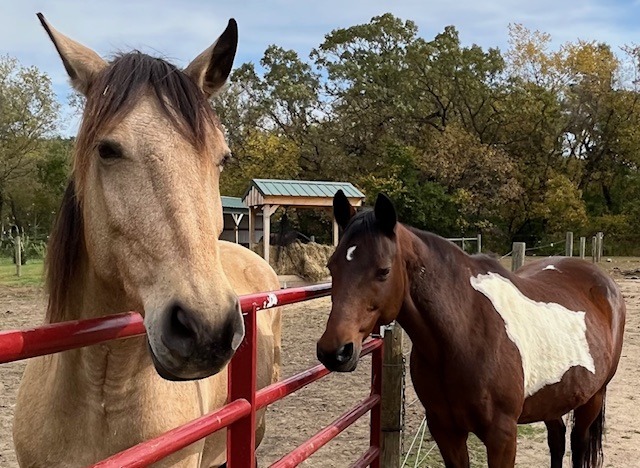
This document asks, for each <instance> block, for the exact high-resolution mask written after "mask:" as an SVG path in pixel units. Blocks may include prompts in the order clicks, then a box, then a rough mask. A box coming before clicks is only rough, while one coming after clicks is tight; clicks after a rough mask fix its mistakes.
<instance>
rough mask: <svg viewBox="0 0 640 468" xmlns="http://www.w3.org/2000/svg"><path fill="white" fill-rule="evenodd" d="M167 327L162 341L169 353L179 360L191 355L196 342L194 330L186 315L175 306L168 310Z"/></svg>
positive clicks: (180, 308) (181, 309) (178, 306)
mask: <svg viewBox="0 0 640 468" xmlns="http://www.w3.org/2000/svg"><path fill="white" fill-rule="evenodd" d="M165 323H167V324H168V327H166V328H165V333H164V337H163V341H164V343H165V345H166V346H167V348H169V350H170V351H172V352H173V353H175V354H177V355H178V356H179V357H181V358H188V357H189V356H191V354H193V350H194V347H195V341H196V329H195V325H194V323H193V321H192V320H191V318H190V317H189V315H188V313H187V312H186V311H185V310H184V309H183V308H182V307H180V305H178V304H175V305H174V306H172V307H171V309H170V310H169V319H168V321H167V322H165Z"/></svg>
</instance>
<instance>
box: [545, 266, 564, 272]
mask: <svg viewBox="0 0 640 468" xmlns="http://www.w3.org/2000/svg"><path fill="white" fill-rule="evenodd" d="M543 270H556V271H557V272H558V273H560V270H558V269H557V268H556V267H555V266H554V265H547V266H546V267H544V268H543Z"/></svg>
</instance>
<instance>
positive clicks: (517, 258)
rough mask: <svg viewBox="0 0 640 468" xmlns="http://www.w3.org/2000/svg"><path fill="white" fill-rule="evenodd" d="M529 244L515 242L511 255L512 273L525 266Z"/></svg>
mask: <svg viewBox="0 0 640 468" xmlns="http://www.w3.org/2000/svg"><path fill="white" fill-rule="evenodd" d="M526 248H527V244H525V243H524V242H514V243H513V249H512V253H511V271H516V270H517V269H518V268H520V267H521V266H522V265H524V256H525V250H526Z"/></svg>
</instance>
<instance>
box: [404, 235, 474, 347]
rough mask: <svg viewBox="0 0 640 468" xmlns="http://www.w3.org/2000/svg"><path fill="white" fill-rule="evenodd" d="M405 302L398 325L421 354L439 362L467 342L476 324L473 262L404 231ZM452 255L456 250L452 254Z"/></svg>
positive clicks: (450, 247) (447, 246) (443, 245)
mask: <svg viewBox="0 0 640 468" xmlns="http://www.w3.org/2000/svg"><path fill="white" fill-rule="evenodd" d="M399 236H400V237H401V238H402V245H404V246H405V247H403V248H402V249H401V255H402V257H403V261H404V264H405V266H406V278H405V299H404V302H403V305H402V310H401V311H400V314H399V315H398V322H399V323H400V325H401V326H402V327H403V328H404V329H405V330H406V331H407V334H408V335H409V337H410V338H411V340H412V342H413V343H414V347H417V348H420V351H421V353H422V354H424V355H426V356H431V357H433V358H434V359H437V356H438V355H439V354H440V353H446V352H447V351H448V350H449V349H451V348H453V347H456V346H457V344H458V343H460V342H461V340H464V339H466V338H465V336H467V335H468V333H469V328H470V325H471V322H472V320H473V319H472V317H470V316H469V314H470V312H471V309H472V307H471V306H470V303H469V301H470V300H471V294H470V283H469V278H467V277H465V276H464V274H465V270H466V268H465V265H464V262H467V261H469V257H467V256H466V255H464V254H463V253H462V252H460V251H458V250H457V249H455V247H454V246H449V245H448V244H446V243H442V242H440V241H439V239H437V238H435V237H434V238H433V239H428V240H426V241H425V240H423V239H421V238H420V237H418V236H417V235H416V234H415V233H413V232H412V231H409V230H408V229H406V228H404V227H403V228H402V229H401V230H400V231H399ZM449 249H451V250H449Z"/></svg>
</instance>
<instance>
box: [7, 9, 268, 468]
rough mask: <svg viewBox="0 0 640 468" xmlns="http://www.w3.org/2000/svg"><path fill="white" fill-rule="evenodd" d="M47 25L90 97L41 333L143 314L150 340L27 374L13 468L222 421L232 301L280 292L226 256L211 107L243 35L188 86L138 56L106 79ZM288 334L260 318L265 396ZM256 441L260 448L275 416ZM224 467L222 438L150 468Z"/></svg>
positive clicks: (40, 362) (111, 68) (189, 71)
mask: <svg viewBox="0 0 640 468" xmlns="http://www.w3.org/2000/svg"><path fill="white" fill-rule="evenodd" d="M38 16H39V18H40V21H41V22H42V25H43V26H44V28H45V30H46V32H47V33H48V35H49V37H50V39H51V40H52V41H53V44H54V46H55V48H56V49H57V51H58V53H59V54H60V57H61V58H62V63H63V65H64V67H65V69H66V71H67V73H68V75H69V78H70V80H71V84H72V85H73V87H74V88H75V89H76V90H77V91H78V92H80V93H82V94H83V95H84V96H85V97H86V105H85V109H84V115H83V119H82V124H81V127H80V130H79V133H78V138H77V141H76V147H75V154H74V160H73V172H72V176H71V180H70V182H69V184H68V187H67V190H66V193H65V194H64V198H63V202H62V207H61V209H60V211H59V214H58V219H57V222H56V225H55V227H54V230H53V232H52V235H51V239H50V242H49V247H48V250H47V260H46V264H47V286H48V290H49V304H48V308H47V313H46V317H45V322H47V323H54V322H60V321H64V320H75V319H84V318H90V317H96V316H98V315H108V314H114V313H119V312H125V311H129V310H138V311H140V312H141V313H142V314H143V315H144V324H145V328H146V330H147V335H146V337H137V338H130V339H127V340H120V341H113V342H109V343H106V344H100V345H95V346H90V347H87V348H82V349H78V350H72V351H66V352H63V353H58V354H54V355H48V356H44V357H39V358H36V359H32V360H30V361H29V363H28V364H27V367H26V370H25V372H24V376H23V378H22V382H21V385H20V389H19V393H18V400H17V404H16V409H15V420H14V427H13V437H14V443H15V448H16V454H17V457H18V461H19V463H20V465H21V466H24V467H32V468H45V467H47V468H48V467H54V466H56V467H61V466H65V467H76V466H86V465H90V464H93V463H96V462H97V461H99V460H101V459H104V458H106V457H108V456H109V455H112V454H114V453H115V452H118V451H121V450H123V449H125V448H128V447H130V446H132V445H135V444H137V443H139V442H141V441H143V440H147V439H149V438H152V437H155V436H157V435H159V434H161V433H163V432H166V431H167V430H169V429H172V428H174V427H176V426H178V425H181V424H183V423H186V422H188V421H190V420H192V419H195V418H196V417H199V416H201V415H203V414H205V413H208V412H210V411H213V410H215V409H217V408H220V407H221V406H222V405H224V404H225V403H226V400H227V372H226V365H227V363H228V362H229V359H230V358H231V357H232V355H233V354H234V351H235V350H236V348H237V347H238V346H239V344H240V342H241V341H242V339H243V336H244V322H243V318H242V315H241V312H240V309H239V303H238V298H237V295H238V294H247V293H251V292H258V291H268V290H274V289H279V281H278V278H277V276H276V274H275V272H274V271H273V269H272V268H271V267H270V266H269V265H268V264H267V263H266V262H265V261H264V260H262V259H261V258H260V257H259V256H258V255H256V254H254V253H253V252H251V251H249V250H248V249H245V248H244V247H240V246H237V245H235V244H230V243H225V242H221V241H218V236H219V235H220V233H221V231H222V224H223V218H222V206H221V199H220V190H219V178H220V172H221V171H222V166H223V164H224V162H225V160H226V159H227V158H228V155H229V148H228V146H227V144H226V142H225V138H224V132H223V129H222V126H221V124H220V122H219V121H218V118H217V116H216V115H215V114H214V112H213V109H212V108H211V107H210V105H209V103H208V98H209V97H210V96H211V95H212V94H213V93H215V92H217V91H218V90H219V89H220V88H221V87H222V86H223V84H224V83H225V81H226V79H227V76H228V75H229V72H230V70H231V67H232V63H233V59H234V55H235V52H236V46H237V41H238V32H237V26H236V23H235V21H233V20H231V21H229V24H228V26H227V28H226V30H225V31H224V32H223V33H222V35H221V36H220V37H219V38H218V40H217V41H216V42H215V43H214V44H213V45H212V46H211V47H209V48H208V49H206V50H205V51H204V52H203V53H202V54H200V55H199V56H198V57H196V58H195V59H194V60H193V62H191V64H190V65H189V66H187V68H186V69H185V70H184V71H181V70H179V69H177V68H176V67H175V66H173V65H171V64H169V63H167V62H166V61H164V60H161V59H157V58H153V57H150V56H148V55H145V54H141V53H139V52H132V53H127V54H123V55H120V56H118V57H116V58H115V59H114V60H113V61H112V62H110V63H108V62H106V61H104V60H103V59H102V58H100V57H99V56H98V55H97V54H96V53H95V52H93V51H92V50H90V49H88V48H87V47H85V46H83V45H80V44H79V43H77V42H75V41H73V40H71V39H69V38H68V37H66V36H64V35H62V34H61V33H59V32H58V31H56V30H55V29H54V28H53V27H51V26H50V25H49V23H47V22H46V20H45V19H44V17H43V16H42V15H38ZM280 320H281V315H280V310H277V309H273V311H271V310H269V311H264V312H261V313H260V314H259V316H258V375H257V379H258V386H259V387H260V388H262V387H265V386H267V385H269V384H271V383H272V382H274V381H276V380H277V379H278V376H279V369H280V330H281V322H280ZM198 379H200V380H198ZM258 427H259V429H258V433H257V435H256V439H257V442H258V443H259V442H260V440H261V439H262V436H263V433H264V411H262V412H261V414H260V416H259V420H258ZM225 452H226V431H224V430H223V431H219V432H217V433H215V434H213V435H211V436H209V437H207V438H206V439H203V440H201V441H199V442H197V443H195V444H192V445H190V446H189V447H187V448H185V449H183V450H181V451H180V452H178V453H176V454H173V455H172V456H170V457H168V458H167V459H165V460H163V461H162V462H159V463H156V464H155V465H154V466H172V467H211V466H220V465H223V464H224V463H225V460H226V453H225Z"/></svg>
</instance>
